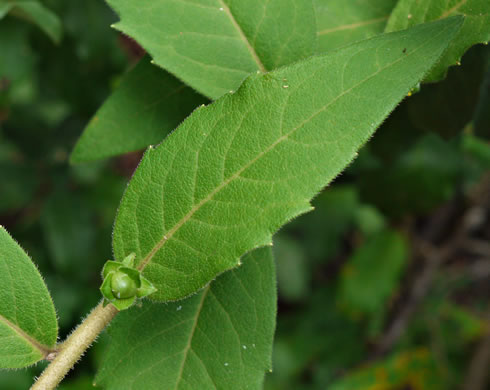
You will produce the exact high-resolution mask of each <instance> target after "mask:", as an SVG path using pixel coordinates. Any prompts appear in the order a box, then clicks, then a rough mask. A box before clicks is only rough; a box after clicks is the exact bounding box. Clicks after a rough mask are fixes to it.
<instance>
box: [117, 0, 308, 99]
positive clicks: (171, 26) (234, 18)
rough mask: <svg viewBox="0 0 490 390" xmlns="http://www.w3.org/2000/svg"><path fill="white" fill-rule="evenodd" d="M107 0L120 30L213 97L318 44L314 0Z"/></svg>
mask: <svg viewBox="0 0 490 390" xmlns="http://www.w3.org/2000/svg"><path fill="white" fill-rule="evenodd" d="M108 3H109V4H110V5H111V6H112V7H113V8H114V10H115V11H116V12H117V13H118V14H119V16H120V18H121V21H120V22H119V23H117V24H116V25H115V27H116V28H117V29H118V30H120V31H122V32H124V33H125V34H128V35H130V36H131V37H133V38H134V39H136V41H138V43H139V44H140V45H141V46H143V47H144V48H145V49H146V50H147V51H148V52H149V53H150V55H151V56H152V57H153V60H154V61H155V63H157V64H158V65H160V66H162V67H163V68H165V69H166V70H168V71H169V72H171V73H172V74H174V75H176V76H177V77H178V78H180V79H181V80H183V81H184V82H185V83H187V84H189V85H190V86H192V87H193V88H195V89H196V90H197V91H199V92H201V93H202V94H204V95H205V96H208V97H210V98H213V99H214V98H217V97H219V96H221V95H223V94H224V93H226V92H228V91H230V90H235V89H237V88H238V86H239V85H240V83H241V82H242V81H243V80H244V79H245V78H246V77H247V76H248V75H249V74H250V73H253V72H256V71H266V70H271V69H274V68H276V67H278V66H281V65H284V64H288V63H290V62H293V61H296V60H298V59H301V58H305V57H308V56H310V55H311V54H313V53H314V51H315V45H316V36H315V35H316V27H315V14H314V9H313V5H312V1H311V0H269V1H266V2H264V1H263V0H249V1H243V0H194V1H176V0H153V1H152V2H151V4H150V3H141V2H140V1H134V0H109V1H108ZM145 4H146V5H145ZM142 20H144V21H145V22H144V23H142V22H141V21H142Z"/></svg>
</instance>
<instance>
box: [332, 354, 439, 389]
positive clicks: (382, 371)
mask: <svg viewBox="0 0 490 390" xmlns="http://www.w3.org/2000/svg"><path fill="white" fill-rule="evenodd" d="M413 383H415V384H416V386H417V388H419V389H431V390H442V389H445V388H447V386H444V381H443V379H442V378H441V374H440V371H439V370H438V368H437V363H436V361H435V360H434V359H433V357H432V356H431V353H430V352H429V351H428V350H427V349H425V348H418V349H412V350H408V351H405V352H402V353H398V354H396V355H394V356H391V357H389V358H387V359H384V360H383V361H381V362H377V363H375V364H371V365H368V366H366V367H362V368H360V369H357V370H354V371H353V372H351V373H348V374H347V375H345V376H344V377H343V378H341V379H340V380H338V381H336V382H334V383H333V384H332V385H330V386H329V387H328V390H352V389H376V388H378V389H398V388H402V389H403V388H404V387H409V388H410V387H412V384H413Z"/></svg>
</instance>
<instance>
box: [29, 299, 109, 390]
mask: <svg viewBox="0 0 490 390" xmlns="http://www.w3.org/2000/svg"><path fill="white" fill-rule="evenodd" d="M118 312H119V310H117V309H116V308H115V307H114V306H113V305H107V306H105V307H104V306H103V304H102V302H101V303H99V304H98V305H97V306H96V307H95V308H94V309H93V310H92V312H91V313H90V314H89V315H88V316H87V318H85V320H84V321H83V322H82V323H81V324H80V325H79V326H78V327H77V328H76V329H75V330H74V331H73V333H72V334H71V335H70V336H68V338H67V339H66V341H65V342H63V344H61V346H60V349H59V351H58V354H57V356H56V358H55V359H54V360H53V361H52V362H51V363H50V364H49V366H48V367H46V369H45V370H44V371H43V373H42V374H41V376H40V377H39V378H38V379H37V381H36V383H34V385H32V387H31V390H52V389H55V388H56V386H58V384H59V383H60V382H61V381H62V380H63V378H64V377H65V375H66V374H67V373H68V372H69V371H70V370H71V368H72V367H73V366H74V365H75V364H76V363H77V361H78V360H79V359H80V357H81V356H82V355H83V354H84V352H85V351H86V350H87V349H88V348H89V347H90V345H92V343H93V342H94V341H95V339H96V338H97V336H98V335H99V334H100V333H101V332H102V331H103V330H104V329H105V327H106V326H107V325H108V324H109V323H110V322H111V321H112V319H113V318H114V317H115V316H116V314H117V313H118Z"/></svg>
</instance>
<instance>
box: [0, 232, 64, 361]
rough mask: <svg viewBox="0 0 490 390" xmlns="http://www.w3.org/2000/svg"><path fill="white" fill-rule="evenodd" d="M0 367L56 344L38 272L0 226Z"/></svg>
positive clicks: (28, 358) (50, 305) (30, 358)
mask: <svg viewBox="0 0 490 390" xmlns="http://www.w3.org/2000/svg"><path fill="white" fill-rule="evenodd" d="M0 286H2V288H1V290H0V368H20V367H26V366H29V365H31V364H34V363H36V362H37V361H39V360H41V359H43V358H45V357H46V356H47V354H48V353H49V352H51V351H52V349H53V348H54V346H55V344H56V339H57V335H58V324H57V321H56V313H55V309H54V305H53V301H52V300H51V297H50V296H49V292H48V289H47V288H46V285H45V284H44V282H43V279H42V277H41V275H40V274H39V271H38V270H37V269H36V267H35V266H34V264H33V263H32V261H31V259H30V258H29V257H28V256H27V254H26V253H25V252H24V251H23V250H22V248H21V247H20V246H19V245H18V244H17V243H16V242H15V241H14V240H13V239H12V237H10V235H9V234H8V233H7V231H6V230H5V229H4V228H3V227H1V226H0Z"/></svg>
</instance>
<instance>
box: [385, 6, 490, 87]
mask: <svg viewBox="0 0 490 390" xmlns="http://www.w3.org/2000/svg"><path fill="white" fill-rule="evenodd" d="M453 15H464V16H465V19H464V23H463V26H462V27H461V29H460V30H459V32H458V34H457V35H456V37H455V38H454V40H453V41H452V42H451V44H450V45H449V47H448V50H447V51H446V52H445V53H444V56H443V57H442V58H441V60H440V61H439V62H438V64H437V65H436V66H435V67H434V68H433V69H432V71H431V72H430V74H429V75H428V76H427V77H426V78H425V80H424V81H429V82H430V81H439V80H441V79H443V78H444V77H445V76H446V72H447V69H448V68H449V67H450V66H451V65H456V64H459V61H460V59H461V57H462V56H463V54H464V53H465V51H466V50H467V49H469V48H470V47H471V46H473V45H475V44H477V43H486V42H488V41H489V40H490V2H489V1H488V0H424V1H423V2H420V1H419V0H400V1H399V2H398V4H397V6H396V7H395V9H394V10H393V13H392V15H391V17H390V20H389V21H388V25H387V26H386V31H387V32H390V31H397V30H403V29H405V28H408V27H412V26H415V25H417V24H419V23H424V22H429V21H433V20H438V19H444V18H447V17H449V16H453Z"/></svg>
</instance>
